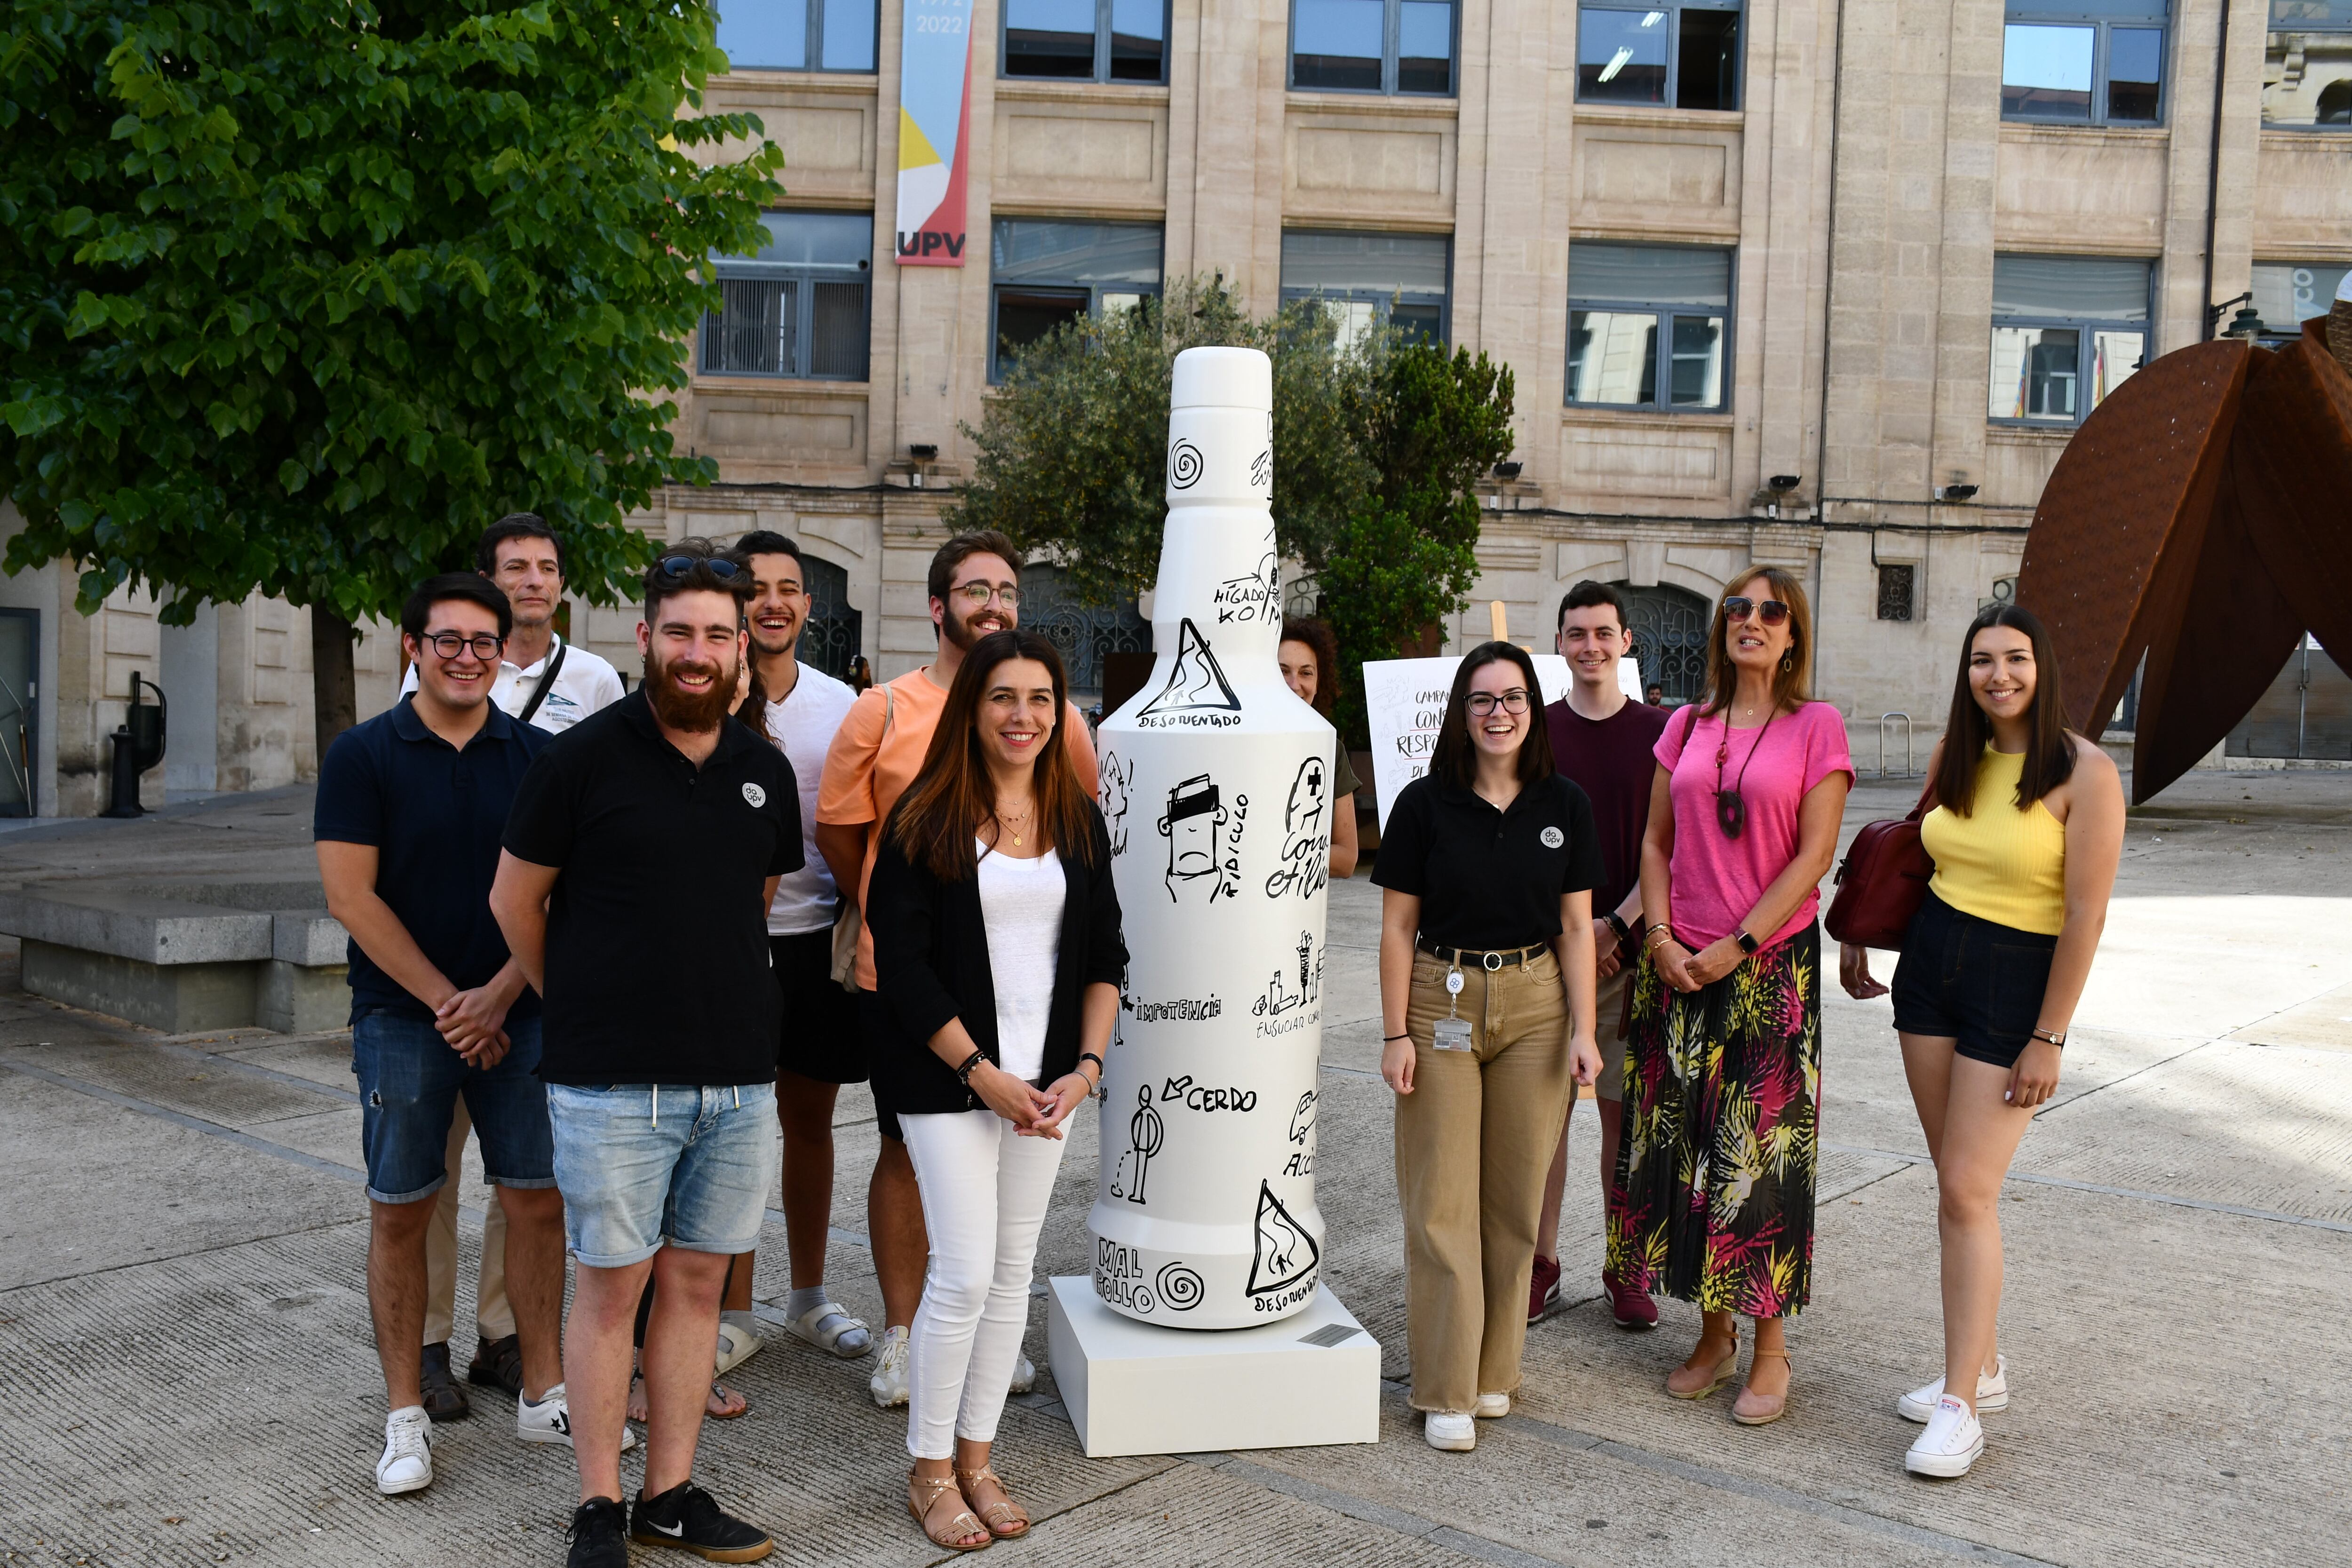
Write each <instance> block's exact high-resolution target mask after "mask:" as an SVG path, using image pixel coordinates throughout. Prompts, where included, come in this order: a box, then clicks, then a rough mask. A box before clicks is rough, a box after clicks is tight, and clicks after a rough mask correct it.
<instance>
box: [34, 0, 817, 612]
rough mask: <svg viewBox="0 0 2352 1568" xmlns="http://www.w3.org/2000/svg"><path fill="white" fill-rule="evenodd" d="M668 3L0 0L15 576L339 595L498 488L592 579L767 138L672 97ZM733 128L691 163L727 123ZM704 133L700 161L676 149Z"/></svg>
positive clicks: (681, 475)
mask: <svg viewBox="0 0 2352 1568" xmlns="http://www.w3.org/2000/svg"><path fill="white" fill-rule="evenodd" d="M713 26H714V19H713V15H712V13H711V11H710V9H709V6H708V5H703V4H699V3H697V0H688V4H685V5H676V4H671V3H668V0H604V3H602V4H596V5H585V4H578V3H575V0H533V3H530V4H521V5H518V4H514V3H513V0H470V3H467V0H176V3H166V0H14V4H12V5H10V6H9V7H8V9H7V12H6V17H5V22H0V27H5V33H0V141H5V145H6V147H7V149H8V155H7V157H6V159H5V162H0V357H5V365H0V493H5V495H6V496H7V497H8V499H10V500H14V501H15V502H16V506H17V508H18V510H20V511H22V512H23V514H24V517H25V521H26V527H25V529H24V531H23V532H22V533H20V534H19V535H18V536H17V537H16V538H15V539H14V540H12V541H11V542H10V543H9V546H8V552H7V557H6V566H7V569H8V570H9V571H11V572H15V571H18V570H21V569H23V568H26V567H28V566H34V565H38V564H40V563H44V562H47V561H50V560H54V559H58V558H59V557H65V558H69V559H70V560H72V561H73V562H75V563H77V564H78V566H79V571H80V579H79V603H80V605H81V607H82V609H83V610H84V611H85V613H88V612H89V611H92V610H94V609H95V608H96V606H97V605H99V604H100V601H102V600H103V599H104V598H105V596H106V595H108V594H109V593H110V592H111V591H112V590H113V589H114V588H115V587H116V586H118V585H119V584H124V583H131V584H142V585H145V586H147V587H150V588H152V590H154V591H155V592H156V593H158V594H159V595H162V596H163V597H164V598H165V599H166V600H167V603H166V605H165V606H164V608H163V618H164V619H165V620H166V621H168V622H177V623H182V624H184V623H185V622H186V621H188V620H189V619H190V618H191V617H192V616H194V612H195V609H196V606H197V605H198V604H200V603H201V602H203V601H205V600H214V601H219V602H225V603H234V602H236V601H239V600H242V599H244V598H245V597H246V596H247V595H249V594H251V593H253V592H254V591H256V590H259V591H261V592H263V593H266V594H270V595H282V596H284V597H285V598H287V599H289V600H290V601H292V602H293V603H295V604H298V605H311V606H313V608H314V612H315V613H318V614H323V615H325V616H330V617H332V618H334V619H336V620H339V621H341V622H344V623H348V622H351V621H356V620H358V619H360V618H362V617H364V616H372V615H384V614H387V613H390V612H392V611H394V609H395V608H396V606H397V605H398V604H399V602H400V600H401V599H402V597H403V596H404V595H405V594H406V593H407V591H408V590H409V589H410V588H412V587H413V586H414V585H415V583H416V582H417V580H418V579H419V578H421V577H423V576H425V575H426V574H430V573H432V572H435V571H438V570H444V569H447V568H449V567H451V566H453V565H459V564H466V563H470V552H471V545H472V542H473V541H474V539H475V537H476V535H477V534H478V532H479V531H480V530H481V528H482V526H483V525H484V524H485V523H486V522H488V521H490V520H492V519H494V518H496V517H498V516H499V514H500V513H502V512H505V511H508V510H515V509H518V508H528V509H530V510H536V511H540V512H541V513H543V514H544V515H546V516H547V518H548V519H549V521H550V522H551V524H552V525H553V526H554V527H555V528H556V530H557V531H559V532H560V533H561V534H562V535H563V536H564V540H565V542H566V544H567V546H568V547H569V551H570V560H571V565H572V583H573V584H574V585H575V586H577V587H579V588H581V589H582V590H583V591H585V592H587V593H589V594H590V595H592V596H594V597H598V598H600V599H601V598H604V597H606V596H607V595H608V594H609V585H610V584H612V583H613V582H614V580H615V579H617V578H620V577H622V576H624V575H625V574H626V573H628V572H629V571H630V570H631V569H632V568H633V567H635V566H636V565H638V564H640V563H642V562H643V561H644V560H645V559H646V557H647V556H648V554H649V552H650V545H649V543H648V542H647V541H646V539H645V538H644V537H643V536H642V535H641V534H638V533H636V532H635V531H632V530H630V529H628V528H627V527H626V526H625V522H624V519H625V514H626V513H627V512H628V511H630V510H636V509H641V508H643V507H645V506H646V504H647V503H648V502H649V500H651V498H652V496H653V495H654V493H655V492H656V490H657V489H659V488H660V487H662V486H664V485H666V484H670V483H680V482H685V483H697V482H701V483H707V482H709V479H712V478H715V477H716V473H715V468H714V465H712V464H711V463H710V462H709V461H708V460H707V459H704V460H695V459H692V458H686V457H682V456H680V455H679V454H678V453H677V451H676V450H675V449H674V447H673V446H672V442H671V438H670V436H669V432H668V428H667V426H668V424H669V422H670V420H671V419H672V418H673V417H674V416H675V415H676V407H675V405H672V404H671V403H669V402H667V401H666V400H664V399H663V398H662V396H661V395H662V394H663V393H666V392H670V391H674V390H676V389H677V388H679V387H682V386H684V385H685V384H686V383H687V369H686V364H685V359H684V355H685V344H686V342H687V341H688V332H689V331H691V330H692V329H693V328H694V326H695V325H696V324H697V322H698V320H699V317H700V315H701V313H702V311H703V310H704V308H705V306H706V303H709V302H713V301H715V291H714V289H713V286H712V285H711V284H710V283H709V281H708V280H707V279H705V278H703V277H702V276H701V272H700V269H701V265H702V258H704V257H706V256H707V255H709V253H710V252H711V251H713V250H721V251H735V252H741V251H745V250H750V249H753V248H756V247H757V246H758V244H759V243H760V241H761V228H760V224H759V217H758V215H759V211H760V209H761V205H763V203H764V202H766V201H767V200H769V199H772V196H773V195H775V194H776V190H777V187H776V184H775V176H776V174H777V172H778V171H779V170H780V169H781V167H782V153H781V152H780V151H779V150H778V149H777V148H776V147H775V146H774V145H773V144H772V143H771V142H767V141H765V140H764V138H762V137H761V128H760V125H759V122H758V121H756V120H754V119H752V118H751V117H750V116H746V115H701V114H696V113H681V112H680V110H679V107H678V106H679V102H680V100H681V98H682V99H683V100H684V101H685V103H686V104H687V105H688V109H689V110H698V109H699V107H700V103H701V95H700V89H701V86H702V83H703V80H704V79H705V77H706V76H707V74H708V73H709V72H711V71H714V70H724V69H725V68H726V67H725V58H724V57H723V56H722V55H720V54H719V51H718V50H717V48H716V47H715V46H714V44H713V39H712V30H713ZM730 139H739V140H743V141H748V142H751V147H750V149H749V151H748V153H745V154H744V155H742V156H740V157H737V158H731V159H728V160H725V161H719V145H720V143H721V142H726V141H729V140H730ZM698 151H699V152H701V153H702V154H703V156H704V157H705V158H708V159H710V160H711V161H710V162H709V163H704V162H698V158H697V156H696V154H697V153H698Z"/></svg>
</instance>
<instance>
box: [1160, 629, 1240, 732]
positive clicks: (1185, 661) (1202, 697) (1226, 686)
mask: <svg viewBox="0 0 2352 1568" xmlns="http://www.w3.org/2000/svg"><path fill="white" fill-rule="evenodd" d="M1241 706H1242V700H1241V699H1240V698H1238V697H1236V696H1234V688H1233V683H1232V682H1231V681H1229V680H1227V679H1225V672H1224V671H1223V669H1222V668H1219V667H1218V664H1217V656H1216V655H1215V654H1214V653H1212V652H1211V651H1210V650H1209V639H1208V638H1206V637H1202V635H1201V628H1200V627H1198V626H1194V625H1193V624H1192V617H1191V616H1186V617H1185V619H1184V624H1183V626H1182V628H1181V630H1180V631H1179V632H1178V633H1177V635H1176V668H1174V669H1172V670H1171V671H1170V672H1169V675H1168V684H1167V685H1165V686H1163V687H1161V688H1160V695H1159V696H1157V697H1154V698H1153V699H1152V700H1150V701H1149V702H1147V703H1145V704H1144V705H1143V710H1142V711H1141V712H1140V713H1138V714H1137V715H1136V717H1138V718H1143V717H1146V716H1148V715H1150V714H1153V713H1194V712H1199V711H1202V710H1210V709H1223V710H1226V711H1228V712H1234V713H1238V712H1240V711H1241Z"/></svg>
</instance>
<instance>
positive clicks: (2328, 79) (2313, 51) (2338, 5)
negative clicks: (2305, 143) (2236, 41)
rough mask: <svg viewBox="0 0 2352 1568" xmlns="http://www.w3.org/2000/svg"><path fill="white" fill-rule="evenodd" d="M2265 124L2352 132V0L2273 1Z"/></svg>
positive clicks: (2266, 54)
mask: <svg viewBox="0 0 2352 1568" xmlns="http://www.w3.org/2000/svg"><path fill="white" fill-rule="evenodd" d="M2270 24H2271V25H2270V33H2269V36H2268V37H2266V38H2265V39H2264V40H2263V124H2265V125H2276V126H2280V127H2282V128H2284V129H2288V130H2294V131H2352V0H2271V17H2270Z"/></svg>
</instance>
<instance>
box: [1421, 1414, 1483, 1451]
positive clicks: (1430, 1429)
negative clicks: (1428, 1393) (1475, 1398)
mask: <svg viewBox="0 0 2352 1568" xmlns="http://www.w3.org/2000/svg"><path fill="white" fill-rule="evenodd" d="M1421 1435H1422V1436H1423V1437H1425V1438H1427V1439H1428V1440H1429V1446H1430V1447H1433V1448H1443V1449H1444V1450H1445V1451H1446V1452H1447V1453H1449V1454H1466V1453H1468V1452H1469V1451H1470V1450H1471V1449H1473V1448H1475V1447H1477V1446H1478V1423H1477V1420H1476V1418H1475V1417H1474V1416H1473V1415H1471V1414H1470V1413H1469V1412H1468V1411H1466V1410H1433V1411H1431V1412H1429V1414H1428V1415H1427V1417H1426V1418H1425V1419H1423V1422H1422V1424H1421Z"/></svg>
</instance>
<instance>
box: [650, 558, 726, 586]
mask: <svg viewBox="0 0 2352 1568" xmlns="http://www.w3.org/2000/svg"><path fill="white" fill-rule="evenodd" d="M660 564H661V574H662V575H663V576H665V577H667V578H670V579H672V580H673V581H679V580H683V579H685V578H688V577H691V576H693V575H694V569H695V568H696V567H698V566H708V567H709V568H710V574H711V575H712V576H713V577H716V578H718V579H719V581H720V582H721V583H732V582H733V581H735V579H736V578H737V577H738V576H740V575H741V574H742V571H743V568H741V567H740V566H738V565H736V564H735V563H733V562H732V561H730V560H728V559H727V557H725V556H724V555H665V556H663V557H662V558H661V563H660Z"/></svg>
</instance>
